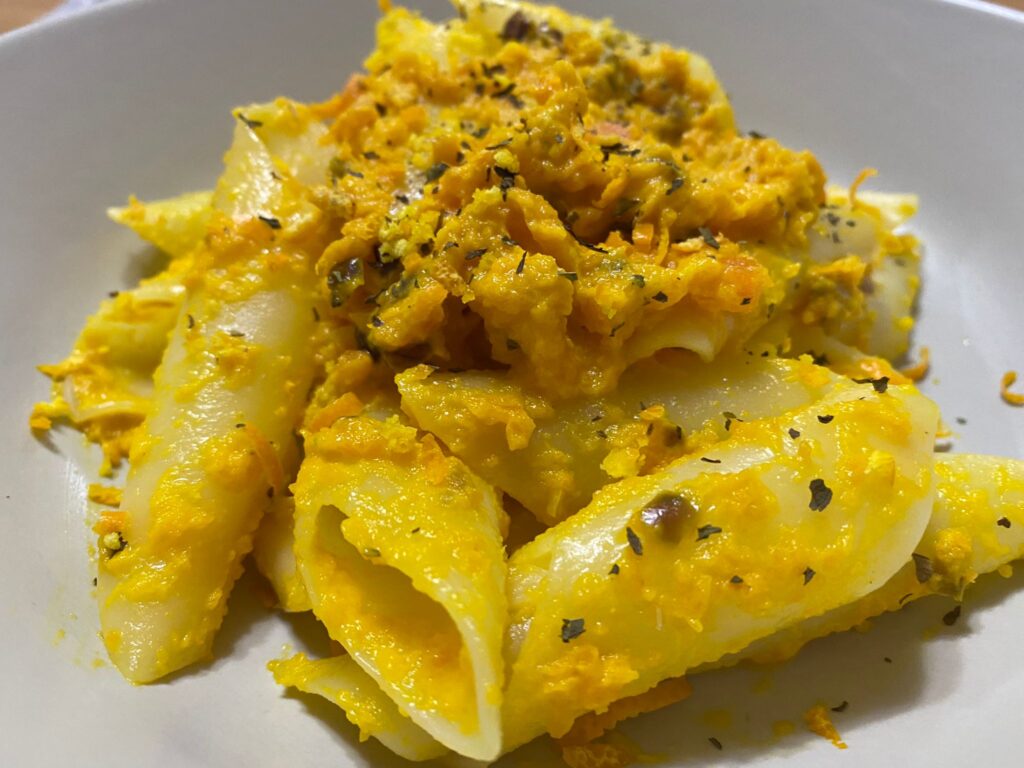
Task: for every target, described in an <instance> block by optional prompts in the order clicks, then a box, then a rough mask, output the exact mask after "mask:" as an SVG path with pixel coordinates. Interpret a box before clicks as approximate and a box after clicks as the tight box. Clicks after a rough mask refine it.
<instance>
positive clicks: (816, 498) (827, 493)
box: [809, 477, 832, 512]
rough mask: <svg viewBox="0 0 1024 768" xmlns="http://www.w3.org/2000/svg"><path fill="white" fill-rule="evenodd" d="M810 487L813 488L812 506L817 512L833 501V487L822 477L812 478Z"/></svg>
mask: <svg viewBox="0 0 1024 768" xmlns="http://www.w3.org/2000/svg"><path fill="white" fill-rule="evenodd" d="M809 487H810V489H811V503H810V508H811V509H812V510H814V511H815V512H820V511H821V510H823V509H825V507H827V506H828V505H829V504H830V503H831V502H832V489H831V488H829V487H828V486H827V485H825V481H824V480H822V479H821V478H820V477H819V478H815V479H814V480H811V483H810V486H809Z"/></svg>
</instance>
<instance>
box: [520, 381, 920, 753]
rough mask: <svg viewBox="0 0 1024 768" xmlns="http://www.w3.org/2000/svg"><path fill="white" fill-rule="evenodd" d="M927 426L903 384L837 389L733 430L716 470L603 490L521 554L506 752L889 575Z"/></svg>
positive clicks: (676, 471)
mask: <svg viewBox="0 0 1024 768" xmlns="http://www.w3.org/2000/svg"><path fill="white" fill-rule="evenodd" d="M865 390H867V391H865ZM819 416H824V417H827V416H831V417H832V419H827V418H826V421H827V423H822V421H821V420H820V419H819V418H818V417H819ZM833 422H834V423H833ZM936 427H937V412H936V409H935V407H934V406H933V405H932V404H931V403H930V402H929V401H928V400H926V399H925V398H923V397H921V396H920V395H918V394H916V393H915V392H914V390H912V389H910V388H902V387H900V388H895V387H891V388H889V390H888V391H887V392H886V393H885V394H879V393H877V392H873V390H872V389H871V388H870V387H866V386H856V385H846V386H844V387H839V388H837V389H836V390H835V391H834V392H833V393H832V394H831V395H830V396H829V397H827V398H825V399H823V400H821V401H819V402H817V403H815V404H814V405H812V406H810V407H805V408H801V409H798V410H795V411H793V412H790V413H788V414H785V415H783V416H780V417H777V418H775V419H767V420H763V421H759V422H751V423H744V424H739V425H735V426H734V427H733V430H734V433H733V435H732V437H730V439H729V440H728V441H725V442H723V443H721V444H720V445H718V446H716V447H715V450H714V451H711V452H710V453H711V455H710V458H713V459H714V460H715V461H720V462H721V463H720V464H709V463H707V462H704V461H702V460H701V458H709V457H700V458H698V457H692V458H686V459H682V460H680V461H678V462H676V463H674V464H672V465H670V466H669V467H667V468H666V469H665V470H662V471H661V472H658V473H655V474H652V475H650V476H647V477H641V478H635V479H627V480H623V481H621V482H619V483H617V484H615V485H612V486H609V487H608V488H607V489H605V490H602V491H601V492H599V493H598V494H597V495H596V496H595V498H594V500H593V501H592V502H591V504H590V505H589V506H588V507H586V508H585V509H583V510H581V511H580V512H579V513H577V514H576V515H575V516H573V517H572V518H570V519H569V520H567V521H565V522H563V523H560V524H559V525H557V526H555V527H554V528H552V529H550V530H549V531H547V532H546V533H544V534H542V535H541V536H539V537H538V538H537V539H536V540H534V541H533V542H531V543H530V544H528V545H526V546H525V547H523V548H522V549H520V550H519V551H518V552H516V553H515V555H514V556H513V557H512V559H511V561H510V565H509V568H510V580H511V585H512V586H511V596H512V597H511V613H512V626H511V628H510V630H509V633H510V638H511V651H510V653H511V658H512V666H511V671H510V674H509V683H508V687H507V690H506V693H505V709H504V713H503V714H504V717H503V722H504V726H505V738H506V745H507V746H515V745H516V744H520V743H522V742H524V741H527V740H529V739H531V738H533V737H534V736H536V735H537V734H538V733H541V732H544V731H547V732H549V733H552V734H553V735H555V736H558V735H560V734H562V733H565V732H566V731H567V730H568V728H569V727H570V726H571V724H572V722H573V720H574V718H575V717H577V716H578V715H580V714H582V713H583V712H585V711H589V710H595V711H601V710H602V709H604V708H605V707H607V706H608V704H610V703H611V702H612V701H614V700H615V699H618V698H621V697H623V696H629V695H633V694H636V693H641V692H643V691H645V690H647V689H648V688H650V687H651V686H653V685H654V684H655V683H657V682H658V681H660V680H662V679H665V678H668V677H675V676H678V675H681V674H682V673H683V672H685V671H687V670H688V669H691V668H693V667H696V666H698V665H700V664H703V663H707V662H710V661H714V660H716V659H718V658H720V657H721V656H723V655H725V654H727V653H730V652H735V651H738V650H741V649H742V648H743V647H745V646H747V645H748V644H750V643H751V642H753V641H754V640H757V639H758V638H760V637H764V636H766V635H769V634H771V633H772V632H774V631H777V630H779V629H781V628H783V627H786V626H788V625H792V624H794V623H796V622H798V621H801V620H803V619H806V618H809V617H812V616H816V615H819V614H822V613H824V612H826V611H828V610H830V609H832V608H835V607H838V606H840V605H843V604H845V603H849V602H851V601H853V600H856V599H857V598H859V597H861V596H863V595H864V594H866V593H868V592H870V591H872V590H873V589H875V588H877V587H878V586H879V585H881V584H882V583H884V582H885V581H886V580H887V579H888V578H889V577H890V576H891V575H892V574H893V573H894V572H895V571H896V570H897V569H898V568H899V567H900V566H901V565H902V564H903V562H904V559H905V557H906V553H907V552H908V551H911V550H912V548H913V546H914V544H915V543H916V542H917V541H918V540H919V538H920V536H921V532H922V531H923V530H924V527H925V525H926V524H927V522H928V516H929V514H930V511H931V507H932V499H933V489H932V477H931V476H932V470H931V461H932V444H931V442H932V440H933V439H934V434H935V430H936ZM789 429H795V430H796V431H798V432H799V433H800V436H799V438H797V439H794V438H792V437H790V436H789V435H788V430H789ZM819 481H822V482H823V483H824V486H820V485H819V484H818V482H819ZM823 487H824V489H827V491H828V493H827V494H826V495H827V501H826V500H825V499H823V498H821V497H820V493H821V492H823V491H822V488H823ZM815 488H818V491H816V490H815ZM881 500H884V501H881ZM645 510H646V511H647V514H648V517H647V520H648V522H647V523H645V522H644V519H645V518H644V512H645ZM659 510H660V511H659ZM673 510H674V511H673ZM651 523H654V524H651ZM615 566H617V568H616V567H615ZM734 576H735V577H738V578H740V579H741V582H739V583H734V582H733V581H732V579H733V577H734ZM577 622H579V623H577ZM583 702H586V703H585V704H584V703H583Z"/></svg>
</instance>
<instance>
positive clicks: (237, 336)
mask: <svg viewBox="0 0 1024 768" xmlns="http://www.w3.org/2000/svg"><path fill="white" fill-rule="evenodd" d="M228 336H231V337H232V338H235V339H244V338H245V334H244V333H242V332H241V331H233V330H232V331H228Z"/></svg>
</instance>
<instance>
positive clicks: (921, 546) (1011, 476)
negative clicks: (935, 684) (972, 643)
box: [698, 454, 1024, 671]
mask: <svg viewBox="0 0 1024 768" xmlns="http://www.w3.org/2000/svg"><path fill="white" fill-rule="evenodd" d="M935 473H936V486H935V506H934V508H933V509H932V515H931V518H930V519H929V521H928V526H927V528H926V529H925V532H924V535H923V536H922V537H921V541H920V542H919V543H918V544H917V546H916V547H915V548H914V550H913V552H914V555H915V556H916V557H914V558H908V562H907V563H905V564H904V566H903V567H902V568H900V569H899V570H898V571H897V572H896V573H895V574H893V576H892V578H890V579H889V581H887V582H886V583H885V585H884V586H882V587H881V588H879V589H877V590H875V591H874V592H871V593H869V594H867V595H865V596H864V597H862V598H860V599H859V600H856V601H854V602H852V603H849V604H847V605H843V606H840V607H838V608H835V609H833V610H831V611H829V612H828V613H825V614H823V615H821V616H816V617H814V618H812V619H808V620H807V621H804V622H801V623H799V624H795V625H793V626H791V627H788V628H786V629H783V630H781V631H779V632H777V633H776V634H774V635H771V636H769V637H766V638H763V639H762V640H759V641H757V642H755V643H752V644H751V645H750V646H748V647H747V648H745V649H743V650H742V651H741V652H739V653H737V654H732V655H730V656H726V657H724V658H722V659H720V660H719V661H717V662H715V663H713V664H709V665H706V666H705V667H702V668H701V670H698V671H702V670H703V669H712V668H715V667H721V666H730V665H732V664H735V663H737V662H739V661H742V660H743V659H752V660H754V661H761V662H767V661H772V662H774V661H782V660H783V659H788V658H790V657H791V656H793V655H795V654H796V653H797V652H798V651H799V650H800V649H801V648H802V647H803V646H804V645H805V644H807V643H808V642H810V641H811V640H814V639H816V638H818V637H823V636H825V635H830V634H832V633H834V632H844V631H846V630H848V629H852V628H853V627H856V626H859V625H860V624H862V623H863V622H865V621H867V620H868V619H871V618H873V617H875V616H878V615H880V614H883V613H886V612H887V611H895V610H899V609H900V608H902V607H903V606H904V605H906V604H907V603H908V602H910V601H912V600H917V599H918V598H921V597H926V596H927V595H932V594H946V595H952V596H954V597H957V598H959V597H960V596H961V595H962V594H963V591H964V589H965V588H966V587H967V586H968V585H969V584H971V583H973V582H974V581H975V579H976V578H977V577H978V575H980V574H984V573H990V572H992V571H995V570H997V569H999V568H1000V567H1002V566H1004V565H1007V564H1008V563H1010V562H1012V561H1014V560H1017V559H1019V558H1020V557H1024V461H1019V460H1016V459H1006V458H1002V457H996V456H975V455H970V454H965V455H939V456H936V458H935ZM918 558H927V560H926V561H920V563H919V561H918ZM925 563H927V565H925ZM922 577H924V578H922Z"/></svg>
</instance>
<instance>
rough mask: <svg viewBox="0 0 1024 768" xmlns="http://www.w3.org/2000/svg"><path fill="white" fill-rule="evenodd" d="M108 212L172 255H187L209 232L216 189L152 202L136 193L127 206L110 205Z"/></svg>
mask: <svg viewBox="0 0 1024 768" xmlns="http://www.w3.org/2000/svg"><path fill="white" fill-rule="evenodd" d="M107 215H108V216H109V217H110V218H111V220H113V221H115V222H117V223H118V224H121V225H123V226H126V227H128V228H129V229H131V230H132V231H134V232H135V234H137V235H138V236H139V237H141V238H142V239H143V240H145V241H147V242H149V243H152V244H153V245H155V246H156V247H157V248H159V249H160V250H162V251H164V252H165V253H167V254H168V255H169V256H170V257H171V258H173V259H178V258H183V257H185V256H187V255H188V254H189V253H191V252H192V251H193V250H194V249H195V248H196V247H197V246H198V245H199V244H200V243H201V242H202V241H203V238H204V237H205V236H206V230H207V227H209V225H210V222H211V221H212V220H213V217H214V208H213V192H210V191H203V192H187V193H185V194H183V195H177V196H176V197H171V198H167V199H165V200H154V201H152V202H148V203H143V202H140V201H139V200H137V199H135V198H134V197H133V198H131V199H130V200H129V201H128V205H126V206H123V207H120V208H110V209H108V210H107Z"/></svg>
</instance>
